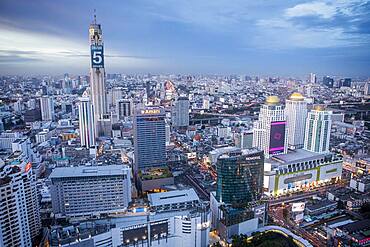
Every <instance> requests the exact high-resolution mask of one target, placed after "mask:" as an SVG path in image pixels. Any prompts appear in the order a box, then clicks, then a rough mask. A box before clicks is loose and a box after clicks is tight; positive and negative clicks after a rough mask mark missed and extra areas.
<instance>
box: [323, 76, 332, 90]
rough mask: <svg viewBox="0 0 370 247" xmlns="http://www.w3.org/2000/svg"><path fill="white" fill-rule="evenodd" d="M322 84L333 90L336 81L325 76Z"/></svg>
mask: <svg viewBox="0 0 370 247" xmlns="http://www.w3.org/2000/svg"><path fill="white" fill-rule="evenodd" d="M322 84H323V85H325V86H327V87H329V88H333V86H334V79H333V78H331V77H330V76H324V77H323V79H322Z"/></svg>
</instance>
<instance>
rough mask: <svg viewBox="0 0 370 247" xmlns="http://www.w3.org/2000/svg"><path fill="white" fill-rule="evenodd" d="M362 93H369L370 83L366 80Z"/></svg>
mask: <svg viewBox="0 0 370 247" xmlns="http://www.w3.org/2000/svg"><path fill="white" fill-rule="evenodd" d="M364 95H365V96H367V95H370V83H369V82H368V81H367V82H366V83H365V86H364Z"/></svg>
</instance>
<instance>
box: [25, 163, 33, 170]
mask: <svg viewBox="0 0 370 247" xmlns="http://www.w3.org/2000/svg"><path fill="white" fill-rule="evenodd" d="M31 168H32V164H31V162H28V163H27V165H26V167H25V168H24V171H25V172H28V171H29V170H30V169H31Z"/></svg>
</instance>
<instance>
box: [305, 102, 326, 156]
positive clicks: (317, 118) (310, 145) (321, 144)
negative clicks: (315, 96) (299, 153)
mask: <svg viewBox="0 0 370 247" xmlns="http://www.w3.org/2000/svg"><path fill="white" fill-rule="evenodd" d="M331 115H332V112H331V111H326V110H324V109H323V108H322V107H320V106H316V107H315V108H314V109H313V110H312V111H310V112H309V113H308V117H307V120H306V136H305V140H304V149H306V150H308V151H311V152H316V153H326V152H329V141H330V131H331V123H332V120H331Z"/></svg>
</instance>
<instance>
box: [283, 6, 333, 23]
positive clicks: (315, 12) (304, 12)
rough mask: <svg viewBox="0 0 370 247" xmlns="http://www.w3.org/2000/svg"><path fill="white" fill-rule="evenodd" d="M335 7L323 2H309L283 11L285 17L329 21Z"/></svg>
mask: <svg viewBox="0 0 370 247" xmlns="http://www.w3.org/2000/svg"><path fill="white" fill-rule="evenodd" d="M336 12H337V11H336V7H335V6H333V5H329V4H327V3H325V2H310V3H302V4H298V5H296V6H294V7H291V8H288V9H286V10H285V17H287V18H292V17H302V16H318V17H321V18H324V19H330V18H332V17H333V16H334V15H335V14H336Z"/></svg>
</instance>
